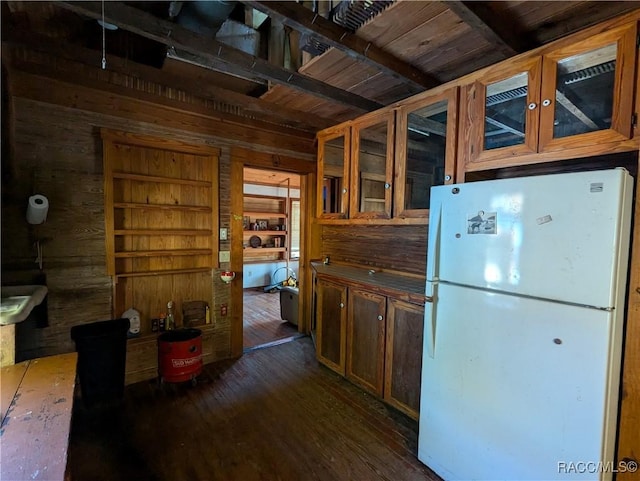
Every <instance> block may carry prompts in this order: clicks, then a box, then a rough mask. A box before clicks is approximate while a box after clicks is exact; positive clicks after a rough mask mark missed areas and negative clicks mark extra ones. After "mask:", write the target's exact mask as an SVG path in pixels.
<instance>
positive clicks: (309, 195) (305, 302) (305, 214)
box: [298, 173, 322, 333]
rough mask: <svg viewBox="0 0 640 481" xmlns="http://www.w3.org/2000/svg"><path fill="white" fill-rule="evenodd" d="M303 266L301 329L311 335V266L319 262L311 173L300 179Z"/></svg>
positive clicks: (301, 265)
mask: <svg viewBox="0 0 640 481" xmlns="http://www.w3.org/2000/svg"><path fill="white" fill-rule="evenodd" d="M300 190H301V192H304V193H305V194H304V196H302V194H301V199H300V201H301V203H300V227H301V229H302V230H301V232H300V235H301V236H300V247H301V252H300V264H299V276H298V277H299V280H300V282H299V286H298V287H299V288H300V291H299V295H300V299H301V300H302V302H299V303H298V309H299V312H298V329H299V330H300V331H301V332H305V333H309V332H311V331H313V330H314V329H315V324H314V319H315V312H314V310H313V307H314V302H313V300H314V291H315V286H314V285H313V271H312V269H311V267H310V266H311V264H310V262H311V261H312V260H314V259H320V258H321V256H322V252H321V250H320V226H319V225H317V224H316V223H315V209H316V195H317V191H316V176H315V175H314V174H312V173H310V174H307V175H303V176H301V177H300Z"/></svg>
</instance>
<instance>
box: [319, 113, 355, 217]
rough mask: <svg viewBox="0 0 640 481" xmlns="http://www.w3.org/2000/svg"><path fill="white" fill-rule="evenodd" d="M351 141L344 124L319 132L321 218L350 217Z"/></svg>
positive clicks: (348, 130) (347, 128) (348, 131)
mask: <svg viewBox="0 0 640 481" xmlns="http://www.w3.org/2000/svg"><path fill="white" fill-rule="evenodd" d="M350 141H351V139H350V129H349V127H348V126H344V125H342V126H337V127H333V128H331V129H327V130H325V131H322V132H320V133H319V134H318V206H317V215H318V217H320V218H325V219H342V218H345V217H347V209H348V199H349V155H350V145H351V143H350Z"/></svg>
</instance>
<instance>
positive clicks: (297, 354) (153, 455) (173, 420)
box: [68, 337, 438, 481]
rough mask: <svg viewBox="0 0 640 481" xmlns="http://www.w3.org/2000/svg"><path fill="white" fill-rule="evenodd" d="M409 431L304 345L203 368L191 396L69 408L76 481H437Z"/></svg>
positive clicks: (138, 395)
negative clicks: (422, 458)
mask: <svg viewBox="0 0 640 481" xmlns="http://www.w3.org/2000/svg"><path fill="white" fill-rule="evenodd" d="M416 449H417V426H416V425H415V422H413V421H411V420H409V419H408V418H406V417H404V416H403V415H401V414H398V413H397V412H395V411H393V410H391V408H388V407H386V406H385V405H384V404H382V403H381V402H379V401H377V400H376V399H374V398H373V397H372V396H369V395H368V394H365V393H364V392H363V391H361V390H360V389H358V388H356V387H355V386H353V385H352V384H350V383H349V382H348V381H346V380H345V379H343V378H341V377H340V376H338V375H336V374H335V373H333V372H331V371H329V370H328V369H326V368H324V367H321V366H319V365H318V363H317V361H316V359H315V353H314V349H313V345H312V343H311V340H310V338H308V337H305V338H302V339H298V340H296V341H292V342H288V343H286V344H281V345H279V346H276V347H271V348H267V349H260V350H255V351H251V352H249V353H248V354H245V355H244V356H243V357H242V358H240V359H239V360H237V361H225V362H222V363H217V364H211V365H208V366H205V369H204V372H203V374H202V375H201V376H200V379H199V382H198V385H197V386H195V387H191V386H190V385H189V384H188V383H187V384H167V385H165V386H163V387H162V388H160V387H159V386H157V385H156V384H155V383H154V382H142V383H138V384H133V385H131V386H128V387H127V388H126V390H125V399H124V402H123V404H122V406H121V407H117V406H116V407H114V408H103V409H102V410H100V409H95V410H93V411H87V410H85V409H84V408H83V407H82V406H81V405H80V404H78V405H77V406H76V408H75V412H74V417H73V426H72V435H71V444H70V447H69V465H68V468H69V475H70V478H71V480H72V481H85V480H87V481H100V480H109V481H111V480H167V481H195V480H211V481H235V480H237V481H253V480H264V481H270V480H281V481H304V480H318V481H340V480H345V481H346V480H349V481H354V480H362V481H372V480H388V481H403V480H437V479H438V478H437V476H436V475H435V474H433V473H432V472H431V471H430V470H429V469H428V468H427V467H426V466H424V465H422V464H421V463H420V462H419V461H418V460H417V458H416V457H415V453H416Z"/></svg>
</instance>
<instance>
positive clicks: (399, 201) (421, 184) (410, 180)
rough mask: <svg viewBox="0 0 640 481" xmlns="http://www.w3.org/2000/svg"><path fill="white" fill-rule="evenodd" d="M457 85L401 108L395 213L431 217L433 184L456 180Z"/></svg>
mask: <svg viewBox="0 0 640 481" xmlns="http://www.w3.org/2000/svg"><path fill="white" fill-rule="evenodd" d="M456 104H457V88H452V89H450V90H448V91H446V92H444V93H442V94H440V95H432V96H429V97H427V98H422V99H420V100H418V101H416V102H412V103H411V104H408V105H404V106H402V107H400V108H399V109H398V112H397V129H396V132H397V134H396V179H397V182H396V185H395V186H394V189H395V191H394V196H395V197H394V217H428V213H429V211H428V209H429V200H430V193H431V187H432V186H434V185H442V184H445V183H451V182H453V177H454V166H455V139H456V125H457V115H456V114H457V105H456Z"/></svg>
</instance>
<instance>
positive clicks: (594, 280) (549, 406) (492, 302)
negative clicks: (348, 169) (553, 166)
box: [418, 169, 633, 480]
mask: <svg viewBox="0 0 640 481" xmlns="http://www.w3.org/2000/svg"><path fill="white" fill-rule="evenodd" d="M632 191H633V179H632V177H631V176H630V175H629V174H628V172H627V171H626V170H624V169H610V170H600V171H592V172H578V173H569V174H556V175H545V176H535V177H523V178H515V179H502V180H492V181H483V182H471V183H464V184H457V185H447V186H438V187H434V188H432V190H431V206H430V209H431V210H430V222H429V238H428V253H427V283H426V294H427V296H428V299H432V300H433V301H432V302H427V303H426V309H425V323H424V351H423V364H422V384H421V400H420V423H419V438H418V458H419V459H420V460H421V461H422V462H423V463H425V464H426V465H428V466H429V467H430V468H431V469H432V470H433V471H435V472H436V473H437V474H438V475H440V476H441V477H442V478H444V479H447V480H453V479H465V480H467V479H486V480H489V479H490V480H498V479H502V480H524V479H529V480H550V479H562V480H568V479H571V480H574V479H610V478H611V474H612V472H613V471H614V469H615V468H616V466H614V465H613V460H614V447H615V436H616V423H617V413H618V391H619V385H620V364H621V356H622V336H623V323H624V312H625V292H626V283H627V267H628V266H627V264H628V251H629V237H630V224H631V207H632ZM598 463H600V464H598Z"/></svg>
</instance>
